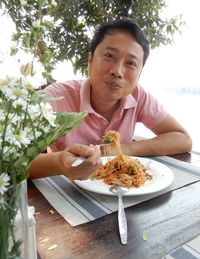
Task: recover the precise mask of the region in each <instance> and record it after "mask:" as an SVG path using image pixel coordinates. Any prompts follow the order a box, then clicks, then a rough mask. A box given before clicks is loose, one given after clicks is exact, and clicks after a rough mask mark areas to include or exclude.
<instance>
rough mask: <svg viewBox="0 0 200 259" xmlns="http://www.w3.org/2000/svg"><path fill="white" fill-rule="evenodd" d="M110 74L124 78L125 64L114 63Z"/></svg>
mask: <svg viewBox="0 0 200 259" xmlns="http://www.w3.org/2000/svg"><path fill="white" fill-rule="evenodd" d="M110 74H111V75H112V76H114V77H116V78H122V76H123V64H122V63H121V62H115V63H114V64H112V67H111V70H110Z"/></svg>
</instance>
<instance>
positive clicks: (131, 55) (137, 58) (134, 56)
mask: <svg viewBox="0 0 200 259" xmlns="http://www.w3.org/2000/svg"><path fill="white" fill-rule="evenodd" d="M105 49H106V50H111V51H114V52H118V49H116V48H114V47H111V46H107V47H106V48H105ZM128 55H129V56H130V57H131V58H133V59H136V60H139V57H138V56H137V55H134V54H128Z"/></svg>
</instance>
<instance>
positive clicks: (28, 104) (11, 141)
mask: <svg viewBox="0 0 200 259" xmlns="http://www.w3.org/2000/svg"><path fill="white" fill-rule="evenodd" d="M22 70H23V71H26V70H24V69H22ZM26 74H27V73H23V75H22V77H21V78H19V79H16V78H9V77H7V78H5V79H4V80H0V258H4V259H5V258H14V257H15V256H16V255H19V254H20V252H19V251H20V241H18V240H16V238H15V235H14V218H15V216H16V213H17V210H18V200H19V189H20V183H21V182H22V181H23V180H24V179H27V177H28V170H27V169H28V166H29V164H30V162H31V161H32V160H33V159H34V158H35V157H36V156H37V155H38V154H40V153H41V152H42V151H43V150H44V149H46V147H48V146H49V145H50V144H51V143H52V142H53V141H54V140H55V139H57V138H59V137H61V136H63V135H64V134H66V133H67V132H68V131H70V130H71V129H73V128H74V127H76V126H78V125H79V123H80V122H81V121H82V120H83V119H84V117H85V116H86V113H62V112H58V113H55V112H53V111H52V108H51V105H50V104H49V103H48V102H47V101H48V98H47V96H46V95H45V93H44V92H43V91H41V90H40V89H39V88H38V87H35V86H33V85H32V84H31V83H30V82H28V80H27V76H25V75H26ZM51 101H52V100H51ZM55 101H56V100H55ZM9 238H12V243H13V246H12V247H11V248H9V246H8V239H9Z"/></svg>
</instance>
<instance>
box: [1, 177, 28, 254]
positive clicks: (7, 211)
mask: <svg viewBox="0 0 200 259" xmlns="http://www.w3.org/2000/svg"><path fill="white" fill-rule="evenodd" d="M8 258H20V259H29V258H30V256H29V222H28V200H27V181H26V180H24V181H23V182H21V183H20V184H17V185H16V187H15V188H12V190H11V192H10V201H9V206H1V207H0V259H8Z"/></svg>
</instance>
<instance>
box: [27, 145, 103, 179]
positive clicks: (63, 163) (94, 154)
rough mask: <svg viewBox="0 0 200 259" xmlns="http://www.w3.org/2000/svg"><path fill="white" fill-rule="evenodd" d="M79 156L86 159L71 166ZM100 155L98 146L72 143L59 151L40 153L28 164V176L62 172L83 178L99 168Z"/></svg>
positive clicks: (45, 175) (70, 176) (44, 175)
mask: <svg viewBox="0 0 200 259" xmlns="http://www.w3.org/2000/svg"><path fill="white" fill-rule="evenodd" d="M79 156H83V157H86V158H87V159H86V160H85V161H84V162H83V163H82V164H80V165H78V166H74V167H72V166H71V165H72V163H73V162H74V161H75V160H76V159H77V158H78V157H79ZM100 156H101V151H100V149H99V147H98V146H92V145H90V146H85V145H81V144H74V145H72V146H69V147H67V148H66V149H64V150H63V151H59V152H54V153H49V154H40V155H39V156H38V157H37V158H36V159H35V160H33V161H32V162H31V164H30V166H29V169H28V170H29V178H41V177H47V176H52V175H60V174H64V175H66V176H67V177H69V178H71V179H73V180H74V179H79V180H84V179H87V178H89V177H90V175H92V173H94V172H95V171H96V170H97V169H98V168H99V166H100V165H101V161H100Z"/></svg>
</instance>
